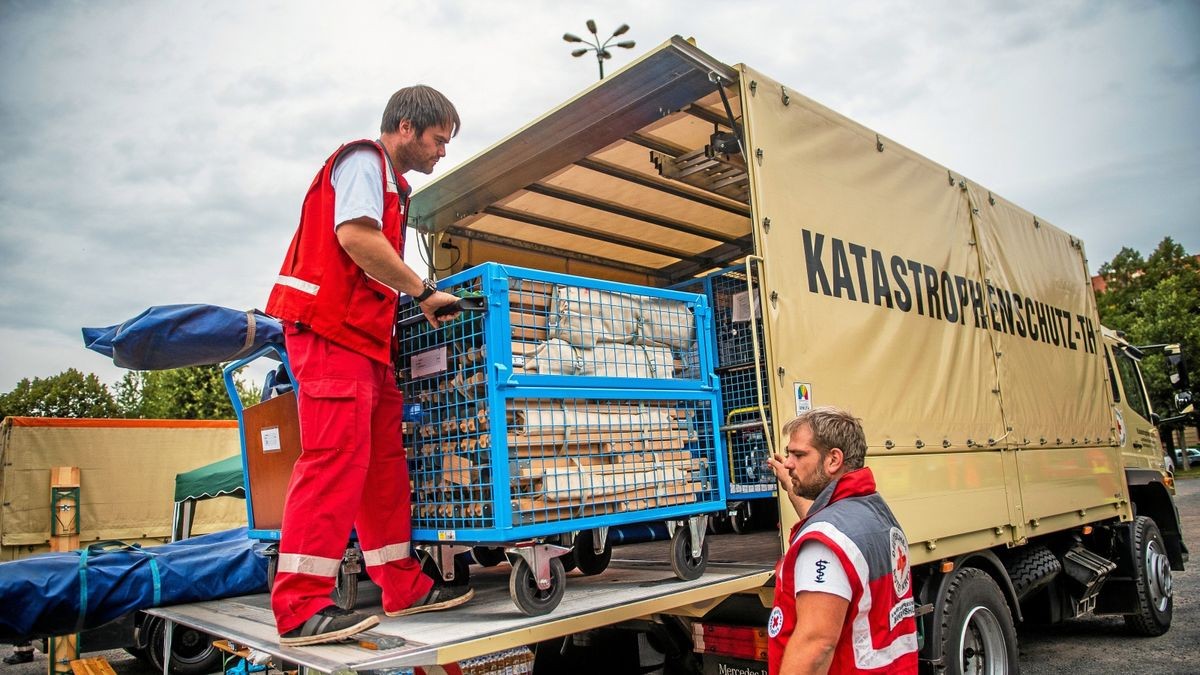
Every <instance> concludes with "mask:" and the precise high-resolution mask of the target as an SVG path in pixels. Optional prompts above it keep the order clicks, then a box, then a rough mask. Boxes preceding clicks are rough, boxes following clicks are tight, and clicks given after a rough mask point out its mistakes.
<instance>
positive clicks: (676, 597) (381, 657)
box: [146, 532, 778, 675]
mask: <svg viewBox="0 0 1200 675" xmlns="http://www.w3.org/2000/svg"><path fill="white" fill-rule="evenodd" d="M763 534H766V533H763ZM776 536H777V535H776V533H773V532H772V533H770V538H771V541H778V540H777V539H775V537H776ZM752 538H753V537H745V538H743V539H742V541H743V543H749V542H746V540H748V539H752ZM643 546H644V545H643ZM471 571H472V574H471V585H472V587H473V588H474V589H475V597H474V598H473V599H472V600H471V601H470V602H468V603H467V604H465V605H463V606H461V607H457V608H454V609H450V610H446V611H442V612H430V613H426V614H416V615H412V616H406V617H399V618H395V619H392V618H387V617H385V616H383V611H382V609H381V608H380V604H379V590H378V588H376V587H375V586H374V585H373V584H370V583H369V582H364V583H363V584H362V587H361V589H360V592H361V595H360V596H359V601H358V605H357V608H358V609H359V611H368V612H371V611H374V612H376V613H377V614H378V615H379V617H380V623H379V625H378V626H376V627H375V628H373V629H371V631H369V632H368V633H366V634H364V636H365V638H364V639H363V640H360V641H345V642H341V643H337V644H330V645H315V646H308V647H283V646H280V644H279V636H278V634H277V633H276V631H275V620H274V617H273V616H272V614H271V610H270V601H269V596H268V595H267V594H265V593H263V594H259V595H251V596H243V597H239V598H230V599H225V600H214V601H209V602H201V603H194V604H187V605H176V606H172V607H158V608H154V609H150V610H146V611H147V613H149V614H152V615H154V616H158V617H162V618H163V619H166V620H167V621H172V622H175V623H179V624H182V625H185V626H189V627H191V628H195V629H197V630H201V631H204V632H206V633H209V634H211V635H213V636H214V637H217V638H223V639H227V640H229V641H231V642H233V643H235V644H237V645H240V646H243V647H249V648H250V649H252V650H257V651H260V652H265V653H267V654H270V655H271V656H272V657H273V659H274V661H275V663H276V664H279V663H280V662H286V663H291V664H297V665H298V666H302V667H306V668H310V669H312V670H315V671H318V672H322V673H330V674H338V675H340V674H343V673H374V674H382V673H404V672H406V671H407V670H408V669H410V668H412V667H414V666H432V665H444V664H448V663H453V662H456V661H460V660H463V659H468V658H471V657H475V656H481V655H484V654H490V653H493V652H497V651H501V650H505V649H510V648H512V647H518V646H521V645H529V644H533V643H536V642H540V641H543V640H549V639H553V638H556V637H562V636H565V635H570V634H572V633H579V632H582V631H586V630H589V629H594V628H600V627H603V626H609V625H613V624H616V623H620V622H622V621H628V620H631V619H638V618H643V617H650V616H652V615H655V614H674V615H680V616H692V617H697V616H702V615H703V614H705V613H706V612H707V611H709V610H710V609H712V608H713V607H715V606H716V605H717V604H718V603H720V602H721V601H722V600H724V599H725V598H726V597H728V596H730V595H732V594H735V593H756V592H758V590H759V589H760V588H762V587H763V584H764V583H766V581H767V580H768V579H770V577H771V575H772V573H773V569H772V567H771V566H770V565H764V564H763V563H762V562H754V563H740V562H721V561H720V560H710V562H709V565H708V569H707V571H706V572H705V573H704V574H703V575H702V576H701V577H700V578H698V579H695V580H694V581H683V580H680V579H679V578H677V577H676V576H675V574H674V573H673V572H672V570H671V566H670V564H669V563H668V562H666V561H665V560H664V561H646V560H621V559H617V558H615V557H614V558H613V560H612V561H611V563H610V564H609V567H608V569H606V570H605V571H604V572H603V573H602V574H598V575H595V576H582V575H579V574H578V573H571V574H570V575H569V581H570V585H569V587H568V589H567V592H566V594H565V596H564V597H563V600H562V602H561V604H559V606H558V607H557V608H556V609H555V610H554V611H553V612H552V613H550V614H547V615H543V616H526V615H524V614H523V613H521V612H520V611H519V610H518V609H517V608H516V607H515V606H514V605H513V602H512V600H511V599H510V598H509V594H508V577H509V575H508V568H507V566H505V565H500V566H497V567H493V568H478V567H473V568H472V570H471ZM765 590H767V591H769V590H770V589H765ZM165 633H166V635H170V634H171V631H165ZM364 636H357V637H360V638H362V637H364Z"/></svg>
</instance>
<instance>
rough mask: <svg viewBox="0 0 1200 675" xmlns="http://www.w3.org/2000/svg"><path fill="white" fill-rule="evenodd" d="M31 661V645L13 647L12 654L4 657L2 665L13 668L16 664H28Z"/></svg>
mask: <svg viewBox="0 0 1200 675" xmlns="http://www.w3.org/2000/svg"><path fill="white" fill-rule="evenodd" d="M31 661H33V645H14V646H13V653H12V654H9V655H8V656H6V657H4V664H5V665H7V666H15V665H17V664H18V663H29V662H31Z"/></svg>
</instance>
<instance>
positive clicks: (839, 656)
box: [767, 468, 917, 675]
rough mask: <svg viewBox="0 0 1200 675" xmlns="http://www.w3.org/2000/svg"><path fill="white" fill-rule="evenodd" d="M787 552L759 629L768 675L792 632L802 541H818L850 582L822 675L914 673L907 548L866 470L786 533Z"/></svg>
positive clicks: (821, 499)
mask: <svg viewBox="0 0 1200 675" xmlns="http://www.w3.org/2000/svg"><path fill="white" fill-rule="evenodd" d="M790 540H791V545H790V546H789V547H788V550H787V553H786V554H785V555H784V556H783V558H782V559H781V560H780V562H779V564H778V565H776V567H775V606H774V608H773V609H772V610H771V617H770V619H769V620H768V621H767V636H768V643H767V655H768V657H769V670H770V672H771V674H772V675H776V674H777V673H779V672H780V663H781V662H782V660H783V652H784V649H785V648H786V647H787V643H788V640H789V639H790V638H791V637H792V632H793V631H794V630H795V629H796V580H795V570H796V558H797V556H798V555H799V552H800V545H801V544H803V543H804V542H805V541H809V540H814V541H820V542H822V543H823V544H825V545H826V546H828V547H829V548H830V549H832V550H833V552H834V554H835V555H836V556H837V558H838V562H840V563H841V565H842V568H843V569H844V570H845V571H846V576H847V577H848V578H849V580H850V593H851V598H850V606H849V607H848V608H847V611H846V620H845V623H844V624H843V625H842V633H841V636H840V637H839V639H838V643H837V646H836V647H835V648H834V653H833V663H832V665H831V666H830V668H829V672H830V673H835V674H836V673H878V674H881V675H882V674H883V673H893V674H899V673H913V674H915V673H916V672H917V625H916V621H915V620H914V618H913V615H914V606H913V595H912V569H911V567H910V565H909V562H908V541H907V540H906V539H905V538H904V533H903V532H902V531H901V529H900V525H899V523H897V522H896V518H895V516H893V515H892V512H891V510H890V509H889V508H888V507H887V504H885V503H884V501H883V499H882V498H881V497H880V496H879V493H878V492H876V491H875V477H874V476H873V475H872V474H871V470H870V469H869V468H863V469H858V470H856V471H851V472H850V473H847V474H846V475H844V476H842V477H841V478H839V479H838V480H837V481H835V482H834V483H833V484H832V485H830V486H829V487H827V488H826V489H825V490H823V491H822V492H821V494H820V495H818V496H817V499H816V501H815V502H813V505H812V507H811V508H810V509H809V515H808V518H807V519H806V520H804V521H802V522H800V523H797V524H796V526H795V527H794V528H792V532H791V536H790Z"/></svg>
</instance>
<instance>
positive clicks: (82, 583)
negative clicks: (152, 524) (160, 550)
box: [75, 541, 162, 632]
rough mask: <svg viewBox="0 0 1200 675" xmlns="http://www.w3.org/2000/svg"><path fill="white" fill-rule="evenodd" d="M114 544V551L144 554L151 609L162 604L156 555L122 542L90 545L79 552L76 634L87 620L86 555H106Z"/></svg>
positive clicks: (160, 579) (160, 581)
mask: <svg viewBox="0 0 1200 675" xmlns="http://www.w3.org/2000/svg"><path fill="white" fill-rule="evenodd" d="M113 544H116V545H117V547H116V549H115V550H118V551H120V550H129V551H136V552H139V553H144V554H145V555H146V556H147V557H148V558H149V559H150V577H151V583H152V584H153V587H154V604H153V605H151V606H152V607H158V606H159V604H161V603H162V575H161V574H160V573H159V570H158V554H157V553H151V552H150V551H147V550H145V549H143V548H142V547H140V546H134V545H131V544H126V543H124V542H114V541H105V542H99V543H96V544H92V545H91V546H88V547H87V548H84V549H82V550H81V551H80V552H79V622H78V623H77V624H76V626H75V630H76V632H78V631H80V630H82V629H83V625H84V621H86V619H87V604H88V590H87V560H88V555H89V554H91V552H92V550H93V549H95V551H96V553H97V554H100V553H106V552H108V551H109V550H113V549H111V548H110V547H111V546H112V545H113Z"/></svg>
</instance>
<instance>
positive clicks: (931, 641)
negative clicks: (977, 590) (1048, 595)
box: [916, 550, 1024, 663]
mask: <svg viewBox="0 0 1200 675" xmlns="http://www.w3.org/2000/svg"><path fill="white" fill-rule="evenodd" d="M944 562H945V561H939V562H931V563H928V564H927V565H926V566H927V568H928V569H929V570H930V572H929V574H928V575H927V576H925V578H924V579H923V580H922V581H921V582H919V584H918V587H917V589H916V591H917V593H916V597H917V602H918V603H919V604H923V605H924V604H932V605H933V611H932V612H930V613H929V614H926V615H925V616H926V618H927V620H926V621H925V627H926V629H927V630H926V632H925V643H924V645H923V646H922V648H921V659H922V660H923V661H926V662H930V663H932V662H934V661H940V659H935V658H932V656H931V655H932V654H934V653H935V652H934V651H933V650H934V649H936V648H937V645H940V644H941V641H942V611H943V608H944V607H945V599H946V593H947V590H948V587H949V585H950V578H951V577H952V576H953V574H954V572H955V571H956V570H959V569H962V568H964V567H973V568H975V569H978V570H980V571H982V572H983V573H985V574H987V575H988V576H990V577H991V578H992V580H993V581H995V582H996V585H997V586H999V587H1000V592H1001V593H1002V594H1003V595H1004V600H1005V602H1007V603H1008V607H1009V611H1011V612H1012V615H1013V620H1014V621H1015V622H1016V623H1020V622H1021V621H1023V620H1024V618H1023V616H1022V614H1021V603H1020V602H1018V601H1017V591H1016V589H1015V588H1013V583H1012V579H1010V578H1009V576H1008V570H1006V569H1005V568H1004V563H1002V562H1000V558H999V557H998V556H997V555H996V554H995V553H994V552H992V551H990V550H984V551H972V552H970V553H964V554H962V555H960V556H958V557H956V558H954V559H953V560H952V561H951V562H953V563H954V566H953V567H952V568H951V570H950V571H949V572H942V571H940V570H939V569H938V566H940V565H942V564H944Z"/></svg>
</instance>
